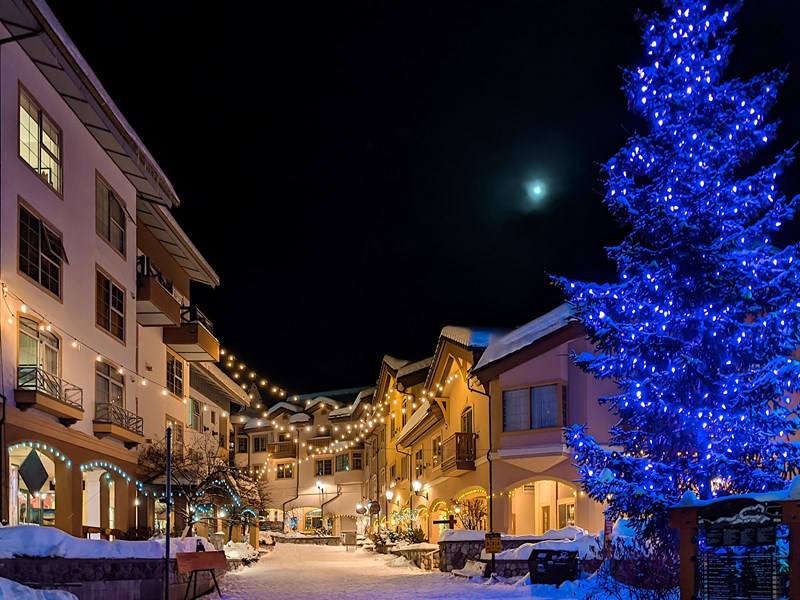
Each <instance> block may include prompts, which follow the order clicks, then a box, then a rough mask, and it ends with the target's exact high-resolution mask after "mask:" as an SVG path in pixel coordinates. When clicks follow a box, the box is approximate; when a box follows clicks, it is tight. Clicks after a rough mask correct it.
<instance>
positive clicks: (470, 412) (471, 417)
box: [460, 404, 475, 433]
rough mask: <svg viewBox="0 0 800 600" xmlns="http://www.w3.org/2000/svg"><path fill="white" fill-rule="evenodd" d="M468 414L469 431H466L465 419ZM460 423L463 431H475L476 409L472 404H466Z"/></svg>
mask: <svg viewBox="0 0 800 600" xmlns="http://www.w3.org/2000/svg"><path fill="white" fill-rule="evenodd" d="M467 416H469V431H466V428H465V427H464V423H465V420H464V419H465V417H467ZM460 425H461V433H475V410H474V409H473V407H472V405H471V404H469V405H467V406H465V407H464V408H463V410H462V411H461V419H460Z"/></svg>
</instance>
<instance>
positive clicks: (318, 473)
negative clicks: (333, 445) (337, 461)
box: [314, 458, 333, 477]
mask: <svg viewBox="0 0 800 600" xmlns="http://www.w3.org/2000/svg"><path fill="white" fill-rule="evenodd" d="M320 467H322V468H321V469H320ZM314 475H315V477H325V476H326V475H333V461H332V460H331V459H330V458H320V459H317V460H315V461H314Z"/></svg>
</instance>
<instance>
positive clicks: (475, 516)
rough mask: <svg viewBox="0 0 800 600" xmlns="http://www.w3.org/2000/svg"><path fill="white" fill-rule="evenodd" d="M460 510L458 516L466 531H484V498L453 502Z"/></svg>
mask: <svg viewBox="0 0 800 600" xmlns="http://www.w3.org/2000/svg"><path fill="white" fill-rule="evenodd" d="M451 503H452V504H455V505H456V506H457V507H458V508H459V513H458V516H459V517H460V518H461V524H462V525H463V526H464V529H471V530H473V531H478V530H482V529H484V525H485V522H486V500H484V499H483V498H473V499H472V500H460V501H456V500H452V501H451Z"/></svg>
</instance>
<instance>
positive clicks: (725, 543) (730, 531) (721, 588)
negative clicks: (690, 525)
mask: <svg viewBox="0 0 800 600" xmlns="http://www.w3.org/2000/svg"><path fill="white" fill-rule="evenodd" d="M782 523H783V519H782V507H781V505H780V504H777V503H768V502H758V501H756V500H754V499H752V498H731V499H730V500H721V501H719V502H714V503H712V504H710V505H708V506H706V507H703V508H701V509H700V510H699V511H698V512H697V528H698V548H697V550H698V552H697V576H698V579H697V594H696V597H697V598H698V600H735V599H738V598H748V599H750V600H780V599H785V598H788V589H787V586H788V579H787V574H786V569H785V568H781V565H782V564H784V565H785V564H787V563H788V558H789V557H788V541H787V539H786V535H787V533H788V532H787V531H785V530H786V529H787V527H786V526H785V525H783V524H782Z"/></svg>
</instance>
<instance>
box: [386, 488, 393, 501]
mask: <svg viewBox="0 0 800 600" xmlns="http://www.w3.org/2000/svg"><path fill="white" fill-rule="evenodd" d="M392 498H394V492H393V491H392V490H386V499H387V500H390V501H391V499H392Z"/></svg>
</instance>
